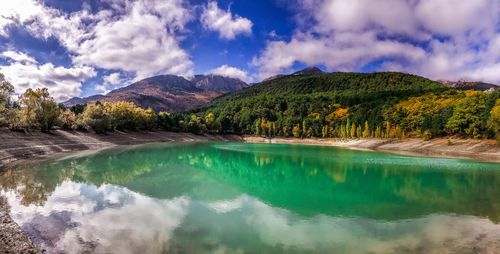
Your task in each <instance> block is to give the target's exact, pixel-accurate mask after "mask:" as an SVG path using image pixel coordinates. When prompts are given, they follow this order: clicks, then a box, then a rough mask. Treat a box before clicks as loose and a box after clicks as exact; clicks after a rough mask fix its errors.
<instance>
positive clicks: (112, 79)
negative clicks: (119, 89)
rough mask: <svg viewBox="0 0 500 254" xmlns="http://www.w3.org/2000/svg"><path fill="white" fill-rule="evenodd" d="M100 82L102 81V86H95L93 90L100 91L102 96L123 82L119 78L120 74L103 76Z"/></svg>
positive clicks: (114, 73)
mask: <svg viewBox="0 0 500 254" xmlns="http://www.w3.org/2000/svg"><path fill="white" fill-rule="evenodd" d="M102 80H103V81H104V83H103V84H101V85H96V86H95V90H98V91H102V94H107V93H109V92H110V91H111V90H112V89H115V88H116V85H119V84H121V83H123V82H124V81H125V80H124V79H122V78H121V73H120V72H113V73H111V74H109V75H106V76H103V77H102ZM112 87H114V88H112Z"/></svg>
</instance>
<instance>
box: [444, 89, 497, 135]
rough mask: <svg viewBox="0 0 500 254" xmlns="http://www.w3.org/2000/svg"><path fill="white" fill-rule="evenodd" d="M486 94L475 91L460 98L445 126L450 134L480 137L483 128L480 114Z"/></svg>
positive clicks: (483, 107)
mask: <svg viewBox="0 0 500 254" xmlns="http://www.w3.org/2000/svg"><path fill="white" fill-rule="evenodd" d="M487 97H488V94H486V93H477V94H474V95H472V96H469V97H467V98H465V99H463V100H461V101H460V102H459V103H458V104H457V105H456V107H455V110H454V111H453V115H452V116H451V118H450V119H449V120H448V123H447V124H446V128H447V129H448V130H449V132H450V133H451V134H458V135H460V136H469V137H474V138H480V137H481V136H482V135H483V133H484V130H485V126H483V124H482V120H481V114H482V113H483V111H484V110H485V109H486V105H485V104H486V98H487Z"/></svg>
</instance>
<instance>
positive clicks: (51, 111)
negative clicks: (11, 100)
mask: <svg viewBox="0 0 500 254" xmlns="http://www.w3.org/2000/svg"><path fill="white" fill-rule="evenodd" d="M19 102H20V103H21V105H22V110H23V113H24V116H25V117H26V120H27V123H28V125H29V126H30V127H39V128H40V129H41V130H42V131H43V132H48V131H50V130H51V129H52V127H53V126H54V125H55V124H56V123H57V120H58V119H59V114H60V110H59V107H58V106H57V104H56V102H55V101H54V99H53V98H52V97H50V94H49V91H48V90H47V88H42V89H36V90H35V91H33V90H32V89H31V88H28V89H27V90H26V92H25V93H24V94H22V95H21V96H19Z"/></svg>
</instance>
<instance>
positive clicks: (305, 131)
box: [302, 120, 307, 136]
mask: <svg viewBox="0 0 500 254" xmlns="http://www.w3.org/2000/svg"><path fill="white" fill-rule="evenodd" d="M306 133H307V128H306V120H304V121H302V136H306Z"/></svg>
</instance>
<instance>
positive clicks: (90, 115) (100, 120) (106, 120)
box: [76, 103, 111, 133]
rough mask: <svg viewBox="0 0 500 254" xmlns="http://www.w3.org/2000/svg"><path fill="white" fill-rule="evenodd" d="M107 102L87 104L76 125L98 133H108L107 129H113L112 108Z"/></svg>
mask: <svg viewBox="0 0 500 254" xmlns="http://www.w3.org/2000/svg"><path fill="white" fill-rule="evenodd" d="M106 104H107V103H106ZM106 104H105V105H102V104H94V105H87V107H85V110H84V111H83V112H82V113H81V114H80V115H79V116H78V118H77V120H76V125H77V126H78V127H79V128H83V129H87V130H90V129H92V130H94V131H95V132H96V133H106V131H108V130H111V117H110V110H111V108H110V106H109V105H106Z"/></svg>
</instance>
